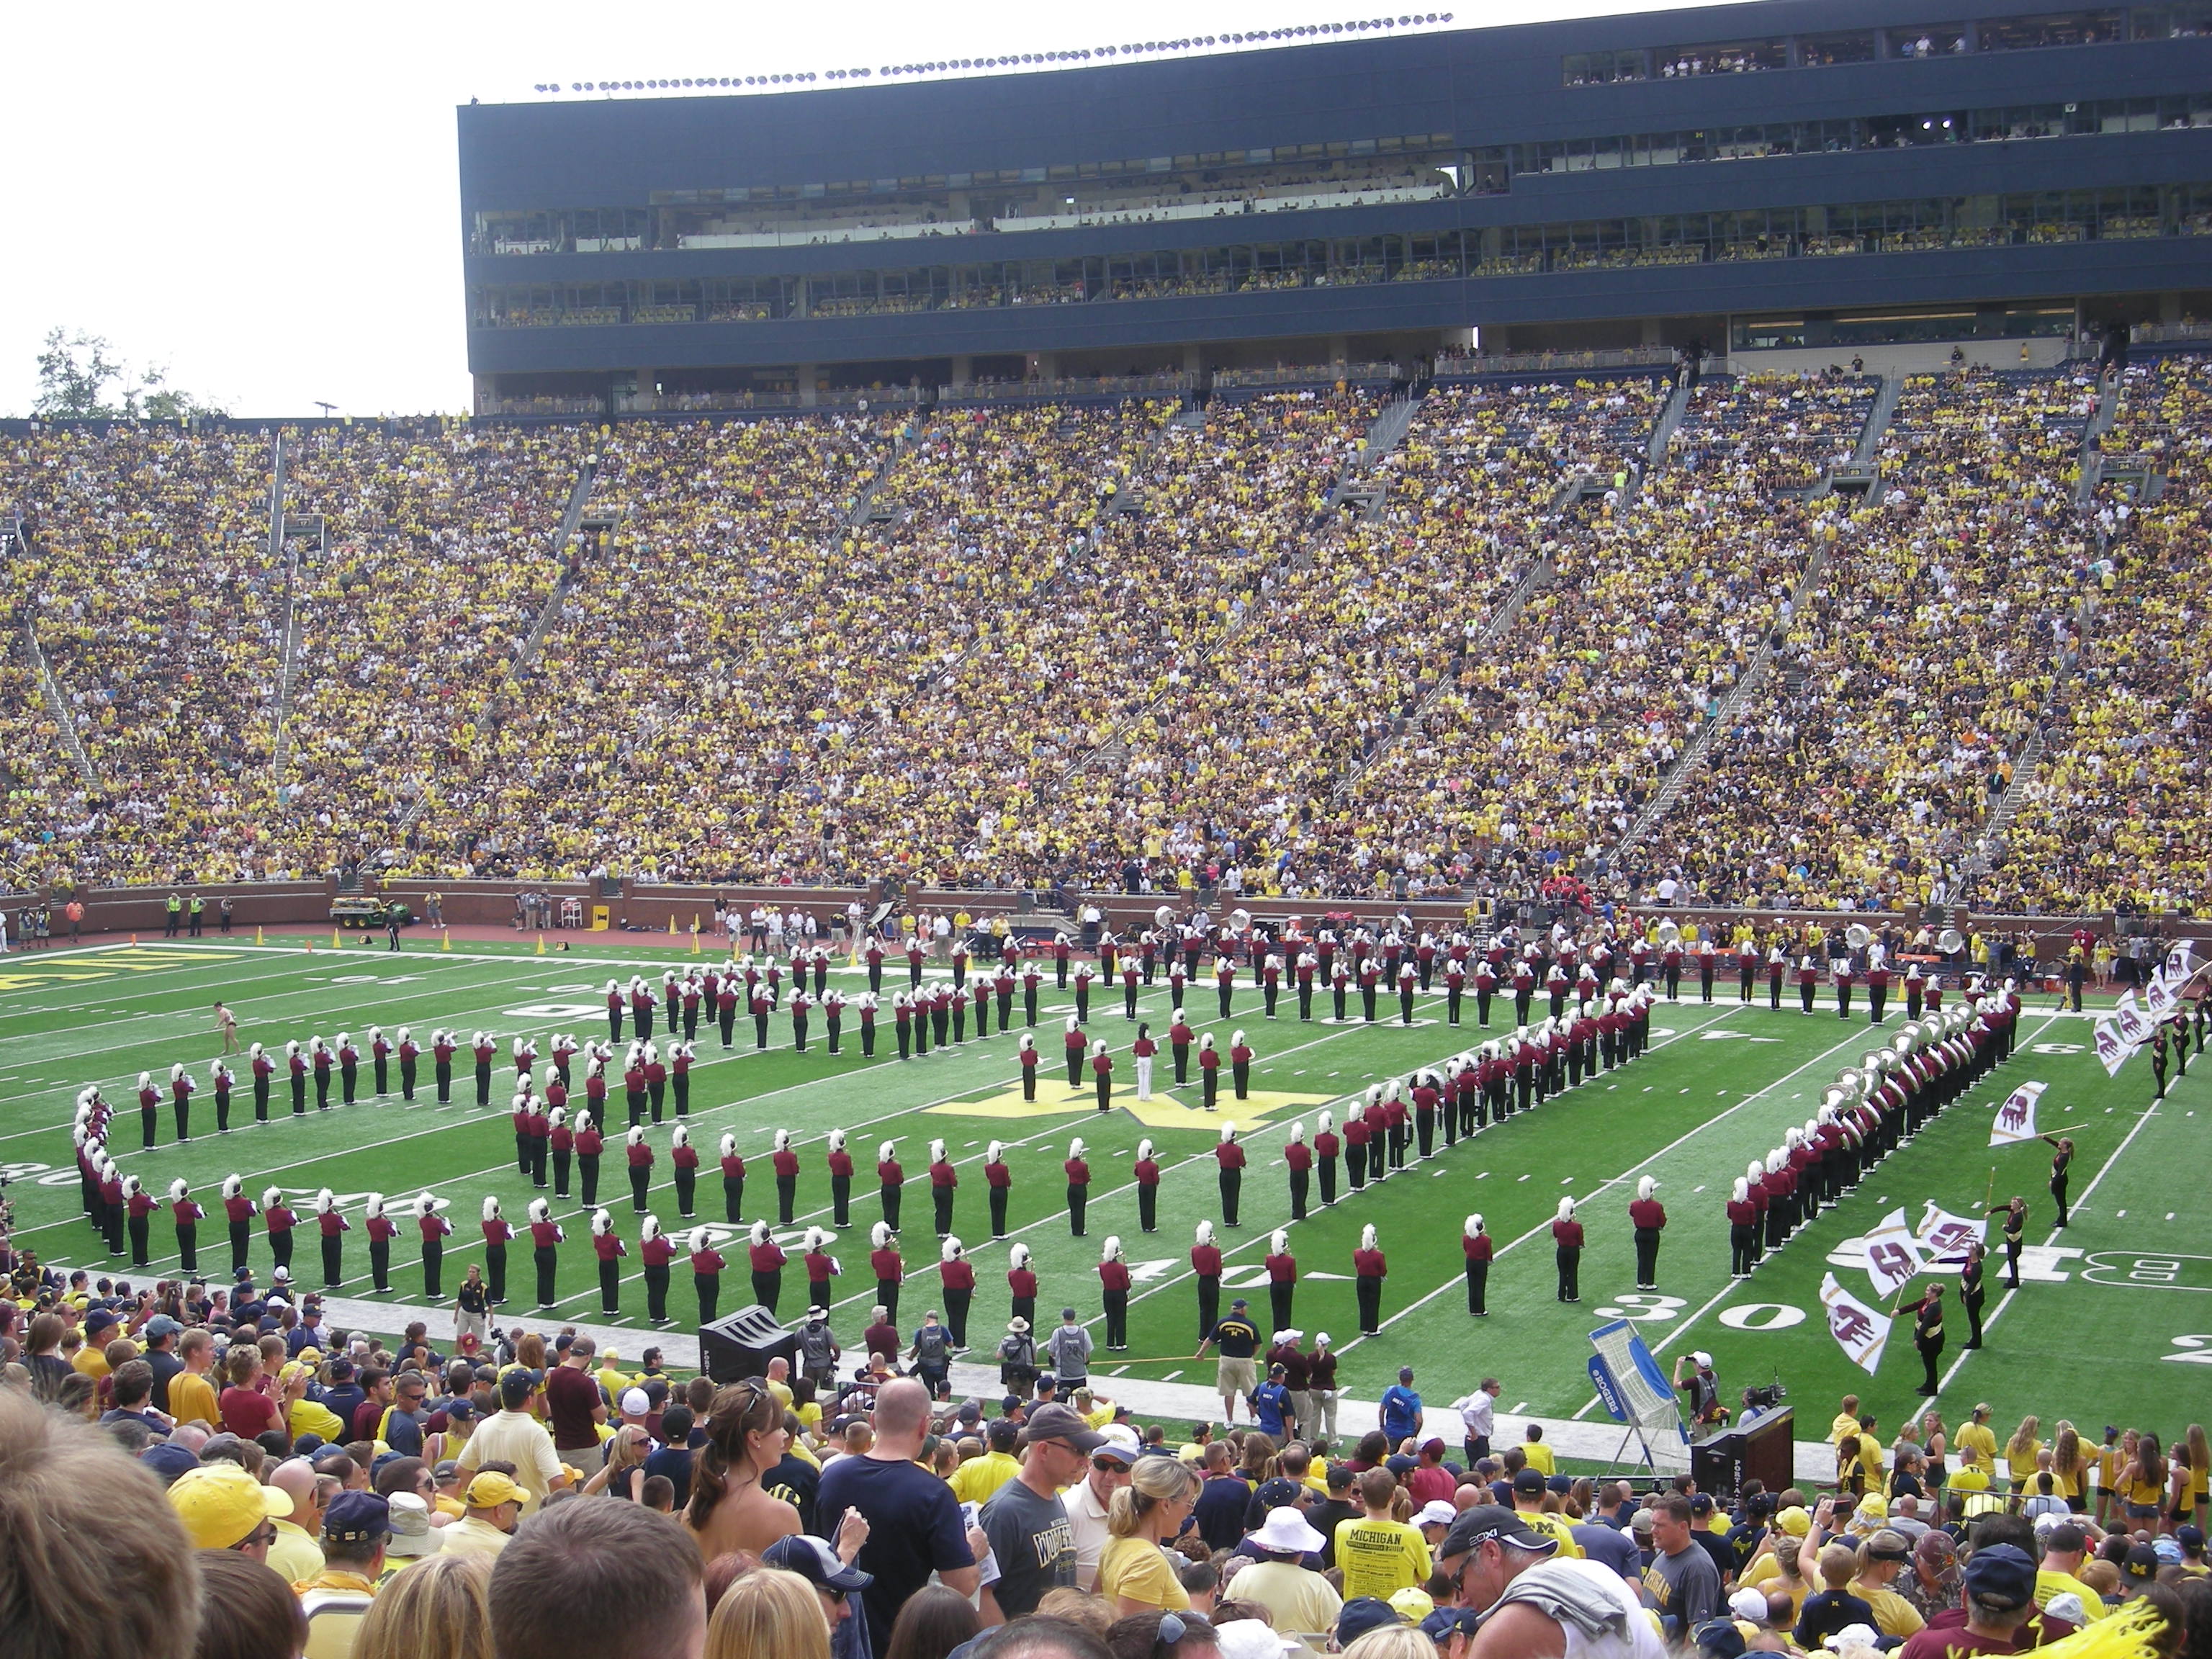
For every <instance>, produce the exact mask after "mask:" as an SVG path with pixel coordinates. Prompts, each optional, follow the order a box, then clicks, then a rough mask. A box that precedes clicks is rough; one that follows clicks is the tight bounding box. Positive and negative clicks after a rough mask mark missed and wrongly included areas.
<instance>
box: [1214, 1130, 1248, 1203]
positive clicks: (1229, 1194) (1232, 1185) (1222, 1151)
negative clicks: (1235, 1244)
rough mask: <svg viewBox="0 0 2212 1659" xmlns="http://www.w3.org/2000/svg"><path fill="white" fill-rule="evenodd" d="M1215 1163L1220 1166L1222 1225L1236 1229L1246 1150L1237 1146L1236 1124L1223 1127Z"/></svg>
mask: <svg viewBox="0 0 2212 1659" xmlns="http://www.w3.org/2000/svg"><path fill="white" fill-rule="evenodd" d="M1213 1161H1214V1162H1215V1163H1216V1164H1218V1165H1219V1166H1220V1174H1221V1220H1222V1225H1225V1226H1229V1227H1234V1226H1236V1225H1237V1200H1239V1199H1240V1198H1241V1197H1242V1196H1243V1190H1244V1148H1243V1146H1240V1145H1238V1144H1237V1126H1236V1125H1235V1124H1233V1123H1225V1124H1223V1125H1222V1126H1221V1139H1219V1140H1218V1141H1217V1142H1216V1143H1215V1144H1214V1148H1213Z"/></svg>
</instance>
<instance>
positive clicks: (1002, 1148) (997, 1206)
mask: <svg viewBox="0 0 2212 1659" xmlns="http://www.w3.org/2000/svg"><path fill="white" fill-rule="evenodd" d="M983 1183H984V1185H985V1186H986V1187H987V1188H988V1189H989V1191H990V1198H991V1237H994V1238H1004V1237H1006V1201H1007V1200H1008V1199H1009V1198H1010V1197H1011V1196H1012V1193H1013V1187H1014V1172H1013V1171H1012V1170H1010V1169H1008V1168H1007V1167H1006V1142H1004V1141H1002V1140H994V1141H993V1142H992V1143H991V1144H990V1146H988V1147H987V1148H986V1149H985V1151H984V1153H983Z"/></svg>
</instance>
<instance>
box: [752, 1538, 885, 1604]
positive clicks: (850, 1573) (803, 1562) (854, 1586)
mask: <svg viewBox="0 0 2212 1659" xmlns="http://www.w3.org/2000/svg"><path fill="white" fill-rule="evenodd" d="M761 1564H762V1565H763V1566H770V1567H781V1568H782V1569H783V1570H784V1571H786V1572H795V1573H797V1574H798V1575H799V1577H801V1578H804V1579H805V1580H806V1582H807V1583H810V1584H812V1585H814V1586H816V1587H817V1589H826V1590H835V1591H836V1592H837V1593H839V1594H840V1595H842V1594H844V1593H845V1592H847V1591H849V1590H859V1589H867V1587H868V1586H869V1585H871V1584H872V1583H875V1582H876V1576H875V1574H873V1573H872V1572H862V1571H860V1569H859V1568H858V1567H848V1566H847V1565H845V1564H844V1563H843V1562H842V1561H841V1560H839V1559H837V1553H836V1551H835V1550H833V1549H831V1548H830V1547H829V1545H827V1544H825V1543H823V1541H821V1540H820V1539H818V1538H816V1537H813V1536H812V1535H811V1534H807V1533H803V1532H794V1533H791V1534H787V1536H785V1537H782V1538H779V1539H777V1540H776V1541H775V1542H774V1543H773V1544H770V1545H769V1547H767V1548H766V1549H764V1550H763V1551H762V1552H761Z"/></svg>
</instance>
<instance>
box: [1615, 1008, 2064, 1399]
mask: <svg viewBox="0 0 2212 1659" xmlns="http://www.w3.org/2000/svg"><path fill="white" fill-rule="evenodd" d="M2050 1028H2051V1021H2050V1020H2049V1019H2045V1021H2044V1022H2043V1024H2040V1025H2039V1026H2037V1027H2036V1028H2035V1030H2033V1031H2031V1032H2029V1033H2028V1035H2027V1038H2026V1039H2025V1041H2026V1042H2034V1041H2035V1040H2036V1038H2038V1037H2039V1036H2042V1035H2043V1034H2044V1032H2045V1031H2046V1030H2049V1029H2050ZM1836 1046H1837V1048H1841V1047H1842V1046H1843V1045H1842V1044H1841V1043H1838V1044H1837V1045H1836ZM2013 1046H2014V1048H2015V1050H2017V1049H2018V1048H2021V1046H2022V1045H2021V1043H2015V1044H2014V1045H2013ZM1835 1052H1836V1050H1835V1048H1831V1049H1829V1050H1828V1053H1829V1054H1833V1053H1835ZM1820 1058H1822V1059H1825V1058H1826V1055H1822V1056H1820ZM1798 1069H1799V1070H1800V1071H1802V1070H1803V1069H1804V1068H1803V1067H1802V1066H1800V1067H1799V1068H1798ZM1790 1076H1791V1077H1795V1076H1796V1073H1795V1072H1793V1073H1790ZM1789 1080H1790V1079H1789V1078H1784V1079H1782V1081H1783V1082H1784V1083H1787V1082H1788V1081H1789ZM1769 1086H1770V1087H1773V1086H1776V1085H1769ZM1746 1104H1747V1105H1748V1104H1749V1102H1746ZM1716 1121H1717V1120H1716ZM2100 1174H2101V1171H2100ZM2082 1196H2083V1197H2085V1198H2086V1197H2087V1196H2088V1194H2087V1192H2086V1191H2085V1192H2084V1193H2083V1194H2082ZM1801 1236H1802V1230H1801ZM1787 1248H1789V1246H1788V1241H1787V1240H1785V1241H1784V1249H1787ZM1753 1271H1754V1273H1755V1272H1756V1269H1755V1268H1754V1270H1753ZM1738 1288H1739V1287H1738V1285H1737V1281H1735V1279H1730V1280H1729V1282H1728V1283H1727V1284H1725V1285H1723V1286H1722V1287H1721V1290H1720V1293H1719V1294H1718V1295H1717V1296H1716V1297H1713V1299H1712V1300H1711V1301H1710V1302H1708V1303H1706V1304H1705V1306H1704V1307H1702V1308H1700V1309H1699V1310H1697V1311H1696V1312H1695V1313H1693V1314H1692V1315H1691V1316H1689V1317H1688V1318H1687V1319H1686V1320H1684V1321H1682V1322H1681V1323H1680V1324H1679V1325H1670V1326H1669V1327H1668V1329H1667V1340H1668V1342H1670V1343H1673V1342H1678V1341H1680V1340H1681V1337H1682V1334H1683V1333H1684V1332H1686V1331H1687V1330H1688V1329H1689V1328H1691V1327H1692V1325H1695V1324H1696V1323H1697V1322H1699V1320H1701V1319H1703V1318H1704V1317H1705V1316H1706V1315H1707V1314H1709V1313H1711V1311H1712V1310H1714V1309H1715V1308H1717V1307H1718V1306H1720V1304H1722V1303H1723V1302H1725V1301H1727V1300H1728V1299H1729V1297H1731V1296H1733V1295H1735V1292H1736V1291H1737V1289H1738ZM1598 1403H1599V1401H1598V1396H1597V1395H1591V1396H1590V1397H1589V1399H1588V1400H1587V1401H1583V1407H1582V1410H1580V1411H1578V1412H1577V1413H1575V1420H1576V1421H1577V1422H1579V1421H1581V1420H1582V1419H1583V1417H1584V1416H1586V1415H1587V1414H1588V1413H1589V1412H1590V1410H1591V1409H1592V1408H1593V1407H1595V1406H1596V1405H1597V1404H1598Z"/></svg>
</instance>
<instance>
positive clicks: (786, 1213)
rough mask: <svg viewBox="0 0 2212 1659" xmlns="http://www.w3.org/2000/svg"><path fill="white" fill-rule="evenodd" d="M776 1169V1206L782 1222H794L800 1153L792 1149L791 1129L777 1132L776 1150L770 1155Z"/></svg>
mask: <svg viewBox="0 0 2212 1659" xmlns="http://www.w3.org/2000/svg"><path fill="white" fill-rule="evenodd" d="M769 1163H770V1164H773V1165H774V1166H775V1208H776V1214H777V1216H778V1217H779V1218H781V1225H783V1226H786V1227H788V1226H790V1225H792V1219H791V1218H792V1215H793V1212H794V1211H795V1210H796V1209H797V1208H798V1205H799V1154H798V1153H797V1152H793V1151H792V1150H791V1131H790V1130H788V1129H778V1130H777V1131H776V1132H775V1151H774V1152H771V1153H770V1154H769Z"/></svg>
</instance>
